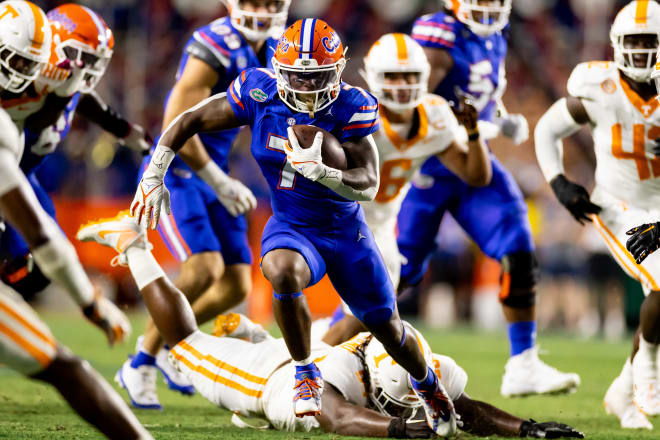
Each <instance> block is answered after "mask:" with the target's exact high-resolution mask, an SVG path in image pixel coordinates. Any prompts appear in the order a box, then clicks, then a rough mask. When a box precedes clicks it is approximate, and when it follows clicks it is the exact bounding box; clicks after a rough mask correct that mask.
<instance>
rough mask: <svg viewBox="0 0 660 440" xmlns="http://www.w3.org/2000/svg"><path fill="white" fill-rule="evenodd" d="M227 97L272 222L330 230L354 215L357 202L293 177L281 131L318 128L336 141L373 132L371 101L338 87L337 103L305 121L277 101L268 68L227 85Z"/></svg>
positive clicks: (375, 114)
mask: <svg viewBox="0 0 660 440" xmlns="http://www.w3.org/2000/svg"><path fill="white" fill-rule="evenodd" d="M227 99H228V101H229V103H230V105H231V106H232V108H233V110H234V114H235V115H236V117H237V118H238V119H239V121H241V123H243V124H245V125H249V126H250V128H251V130H252V145H251V151H252V155H253V156H254V158H255V159H256V160H257V163H258V164H259V167H260V168H261V172H262V173H263V175H264V177H265V178H266V180H267V181H268V185H269V186H270V190H271V205H272V208H273V215H274V216H275V218H277V219H278V220H281V221H284V222H288V223H293V224H298V225H306V226H316V227H321V228H328V229H330V228H332V227H333V226H332V225H333V223H334V222H336V221H338V220H341V219H344V218H347V217H348V216H350V215H355V214H356V213H357V211H358V210H359V209H360V208H359V205H358V204H357V202H353V201H351V200H348V199H346V198H344V197H342V196H340V195H339V194H337V193H335V192H334V191H332V190H331V189H329V188H326V187H325V186H323V185H321V184H320V183H317V182H313V181H311V180H309V179H306V178H304V177H303V176H301V175H299V174H297V173H296V171H295V170H294V168H293V166H292V165H291V164H290V163H289V162H288V161H287V157H286V154H285V152H284V145H286V143H287V142H288V141H287V128H288V127H289V126H293V125H314V126H317V127H321V128H323V129H325V130H327V131H329V132H330V133H332V134H333V135H334V136H335V137H336V138H337V139H338V140H339V142H340V143H344V142H347V141H349V140H351V139H359V138H363V137H365V136H367V135H370V134H371V133H374V132H375V131H377V130H378V127H379V124H378V104H377V101H376V98H374V97H373V96H372V95H371V94H369V93H368V92H366V91H364V90H362V89H361V88H359V87H352V86H349V85H348V84H345V83H342V85H341V92H340V93H339V96H338V97H337V99H336V100H335V101H334V102H333V103H332V104H330V105H329V106H328V107H326V108H324V109H322V110H319V111H318V112H316V114H315V115H314V117H310V116H309V114H308V113H300V112H294V111H293V110H291V109H290V108H289V107H288V106H287V105H286V104H284V102H282V101H281V100H280V98H279V96H278V92H277V80H276V78H275V74H274V73H273V71H272V70H270V69H262V68H256V69H248V70H245V71H243V72H242V73H241V74H240V75H239V76H238V77H237V78H236V79H235V80H234V81H233V82H232V84H231V85H230V86H229V88H228V89H227Z"/></svg>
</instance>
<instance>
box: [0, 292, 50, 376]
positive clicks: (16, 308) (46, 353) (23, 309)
mask: <svg viewBox="0 0 660 440" xmlns="http://www.w3.org/2000/svg"><path fill="white" fill-rule="evenodd" d="M56 352H57V344H56V342H55V338H53V335H52V334H51V332H50V329H49V328H48V327H47V326H46V324H44V323H43V322H42V321H41V319H39V317H38V316H37V314H36V313H35V312H34V310H32V308H31V307H30V306H29V305H27V303H26V302H25V301H23V298H22V297H21V296H20V295H19V294H18V293H16V292H15V291H14V290H13V289H11V288H10V287H8V286H6V285H5V284H2V283H0V363H3V364H6V365H8V366H9V367H11V368H12V369H14V370H16V371H18V372H20V373H23V374H25V375H32V374H36V373H38V372H40V371H42V370H44V369H45V368H46V367H48V365H50V363H51V362H52V361H53V359H54V358H55V354H56Z"/></svg>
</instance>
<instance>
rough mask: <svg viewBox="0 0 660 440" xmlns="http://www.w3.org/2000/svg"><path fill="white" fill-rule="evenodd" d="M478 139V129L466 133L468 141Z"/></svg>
mask: <svg viewBox="0 0 660 440" xmlns="http://www.w3.org/2000/svg"><path fill="white" fill-rule="evenodd" d="M478 139H479V132H478V131H475V132H474V133H472V134H469V135H468V141H470V142H474V141H476V140H478Z"/></svg>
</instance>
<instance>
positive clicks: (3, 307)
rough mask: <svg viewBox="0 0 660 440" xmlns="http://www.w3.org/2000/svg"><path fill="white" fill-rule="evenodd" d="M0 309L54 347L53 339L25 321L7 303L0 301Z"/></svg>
mask: <svg viewBox="0 0 660 440" xmlns="http://www.w3.org/2000/svg"><path fill="white" fill-rule="evenodd" d="M0 310H2V311H3V312H5V313H6V314H7V315H9V316H11V317H12V318H14V319H15V320H16V321H18V322H19V323H21V325H22V326H23V327H25V328H27V329H28V330H30V331H31V332H32V333H33V334H34V335H35V336H37V337H38V338H39V339H41V340H42V341H44V342H45V343H46V344H48V345H50V346H51V347H53V348H54V347H55V341H53V339H52V338H51V337H50V336H48V335H46V334H44V333H43V332H42V331H41V330H39V329H38V328H36V327H35V326H33V325H32V324H31V323H30V322H29V321H27V320H26V319H25V318H23V317H22V316H21V315H20V314H19V313H18V312H16V311H15V310H14V309H12V308H11V307H9V306H8V305H7V304H5V303H3V302H1V301H0Z"/></svg>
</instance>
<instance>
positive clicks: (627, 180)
mask: <svg viewBox="0 0 660 440" xmlns="http://www.w3.org/2000/svg"><path fill="white" fill-rule="evenodd" d="M567 89H568V93H569V94H570V95H571V96H574V97H576V98H580V99H581V101H582V103H583V104H584V107H585V109H586V110H587V113H588V115H589V118H590V119H591V122H592V123H593V124H594V125H593V138H594V149H595V153H596V176H595V180H596V189H595V190H594V194H593V195H592V198H593V197H594V196H595V197H596V198H600V195H601V194H602V193H603V192H605V193H607V195H608V196H613V197H615V198H616V199H618V200H620V201H621V202H624V203H625V204H627V205H629V206H630V207H633V206H634V207H635V208H639V209H647V210H657V209H659V207H660V179H659V178H660V160H659V159H656V158H653V156H652V153H651V150H652V148H653V146H654V145H655V142H654V141H655V139H657V138H659V137H660V111H658V107H660V102H658V100H657V98H656V97H655V96H654V97H652V98H651V99H649V100H648V101H645V100H644V99H643V98H641V97H640V96H639V95H637V94H636V93H635V92H634V91H633V90H632V89H631V88H630V86H629V85H628V84H627V83H626V82H625V81H624V80H623V78H622V77H621V76H620V74H619V70H618V69H617V68H616V67H615V66H614V64H613V63H611V62H604V61H592V62H587V63H582V64H579V65H578V66H577V67H575V69H574V70H573V72H572V73H571V76H570V77H569V79H568V84H567ZM596 203H598V201H596Z"/></svg>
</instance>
